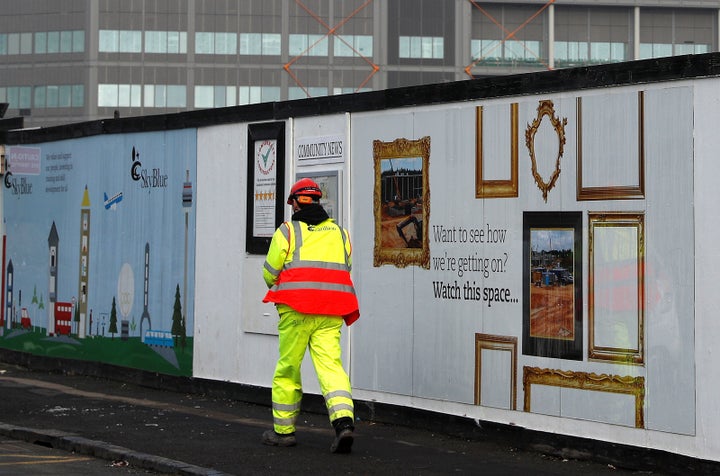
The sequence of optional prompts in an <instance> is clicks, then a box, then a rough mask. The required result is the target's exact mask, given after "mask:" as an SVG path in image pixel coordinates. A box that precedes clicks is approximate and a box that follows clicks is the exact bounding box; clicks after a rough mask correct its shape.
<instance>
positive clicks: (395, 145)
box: [373, 136, 430, 269]
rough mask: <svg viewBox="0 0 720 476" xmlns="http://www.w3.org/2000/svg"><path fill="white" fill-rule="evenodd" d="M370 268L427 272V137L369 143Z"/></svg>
mask: <svg viewBox="0 0 720 476" xmlns="http://www.w3.org/2000/svg"><path fill="white" fill-rule="evenodd" d="M373 160H374V165H375V187H374V188H375V194H374V213H375V248H374V253H373V266H375V267H379V266H382V265H384V264H393V265H395V266H397V267H398V268H405V267H406V266H410V265H417V266H420V267H421V268H425V269H430V245H429V238H428V223H429V218H430V179H429V173H430V172H429V164H430V137H429V136H425V137H423V138H421V139H417V140H409V139H405V138H400V139H395V140H394V141H392V142H383V141H380V140H375V141H373Z"/></svg>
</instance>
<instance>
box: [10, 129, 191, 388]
mask: <svg viewBox="0 0 720 476" xmlns="http://www.w3.org/2000/svg"><path fill="white" fill-rule="evenodd" d="M157 135H165V136H167V137H164V138H158V137H157ZM170 144H172V145H170ZM22 149H23V153H22V154H15V156H13V155H12V148H10V152H11V154H10V156H9V157H10V161H11V162H10V167H12V160H13V159H14V160H16V161H21V160H22V161H23V163H22V167H20V166H18V167H16V169H17V170H22V171H23V173H22V174H20V173H15V174H13V175H12V176H11V177H10V178H9V179H8V180H7V181H6V184H5V185H6V188H5V190H4V191H3V193H4V199H5V200H4V214H5V222H6V223H5V224H6V230H7V232H6V236H7V237H8V238H7V242H6V249H5V254H4V257H3V272H2V276H3V282H4V288H5V289H4V296H3V299H4V301H5V302H4V305H3V306H2V307H1V308H0V310H1V311H2V316H1V317H0V323H1V324H2V325H1V326H0V328H2V333H0V347H3V348H8V349H13V350H22V351H24V352H30V353H35V354H40V355H48V356H55V357H60V358H62V357H65V358H72V359H85V360H92V361H100V362H106V363H110V364H116V365H120V366H125V367H132V368H138V369H143V370H150V371H158V372H163V373H167V374H174V375H191V374H192V353H193V338H192V335H191V334H192V329H193V325H192V321H193V312H192V307H193V291H194V286H193V278H194V269H195V266H194V259H193V256H194V253H192V252H191V250H192V249H193V247H194V244H195V234H194V222H195V213H194V209H193V201H192V181H193V176H194V164H195V154H196V137H195V132H194V131H176V132H162V133H158V134H154V133H153V134H137V135H130V136H125V137H118V136H109V137H107V136H104V137H91V138H85V139H81V140H77V141H64V142H57V143H49V144H43V146H42V147H37V148H30V147H23V148H22ZM70 151H72V152H70ZM141 157H142V160H141ZM107 191H113V193H112V196H110V197H109V196H108V192H107ZM138 273H142V274H141V275H140V274H138ZM136 286H138V287H139V286H142V289H140V288H136ZM23 294H24V295H25V296H28V295H31V296H32V298H31V300H30V301H29V302H27V300H26V302H23ZM140 300H142V301H141V302H139V301H140ZM136 301H138V302H136Z"/></svg>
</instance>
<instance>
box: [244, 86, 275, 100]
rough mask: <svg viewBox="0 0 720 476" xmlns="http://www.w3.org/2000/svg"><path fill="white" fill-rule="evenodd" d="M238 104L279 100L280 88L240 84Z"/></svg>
mask: <svg viewBox="0 0 720 476" xmlns="http://www.w3.org/2000/svg"><path fill="white" fill-rule="evenodd" d="M238 89H239V94H238V104H256V103H259V102H272V101H279V100H280V88H279V87H276V86H240V87H239V88H238Z"/></svg>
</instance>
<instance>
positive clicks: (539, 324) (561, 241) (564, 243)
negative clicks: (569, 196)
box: [523, 212, 583, 360]
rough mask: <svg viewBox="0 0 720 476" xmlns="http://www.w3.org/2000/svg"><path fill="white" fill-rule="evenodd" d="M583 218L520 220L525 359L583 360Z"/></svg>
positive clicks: (554, 215) (563, 215)
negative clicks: (521, 221) (531, 356)
mask: <svg viewBox="0 0 720 476" xmlns="http://www.w3.org/2000/svg"><path fill="white" fill-rule="evenodd" d="M582 338H583V322H582V212H525V213H524V214H523V354H525V355H536V356H540V357H555V358H559V359H569V360H582Z"/></svg>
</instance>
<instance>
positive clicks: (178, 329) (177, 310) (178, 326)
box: [170, 284, 184, 346]
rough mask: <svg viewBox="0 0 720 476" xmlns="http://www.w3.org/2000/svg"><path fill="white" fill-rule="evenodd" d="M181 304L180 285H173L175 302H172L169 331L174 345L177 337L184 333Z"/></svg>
mask: <svg viewBox="0 0 720 476" xmlns="http://www.w3.org/2000/svg"><path fill="white" fill-rule="evenodd" d="M182 320H183V319H182V305H181V304H180V285H179V284H178V285H177V286H176V287H175V304H173V316H172V329H171V330H170V332H171V333H172V335H173V337H175V346H177V343H178V337H180V336H182V335H183V334H184V329H183V322H182Z"/></svg>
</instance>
